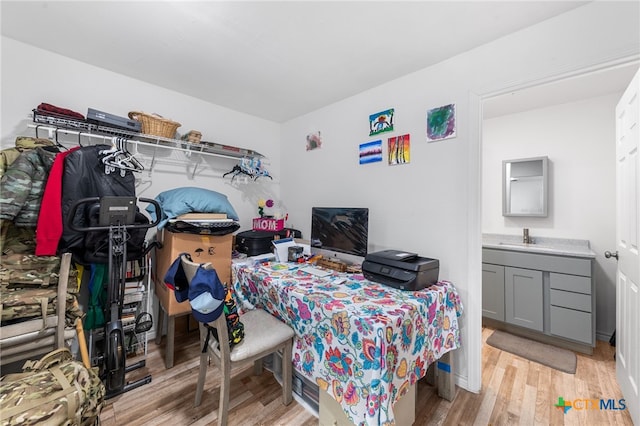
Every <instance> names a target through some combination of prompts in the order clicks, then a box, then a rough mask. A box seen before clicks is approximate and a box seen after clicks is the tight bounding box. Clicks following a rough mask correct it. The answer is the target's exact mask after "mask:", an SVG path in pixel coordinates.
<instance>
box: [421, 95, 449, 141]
mask: <svg viewBox="0 0 640 426" xmlns="http://www.w3.org/2000/svg"><path fill="white" fill-rule="evenodd" d="M455 137H456V104H449V105H445V106H441V107H438V108H433V109H430V110H429V111H427V141H428V142H433V141H438V140H443V139H449V138H455Z"/></svg>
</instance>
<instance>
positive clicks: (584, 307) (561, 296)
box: [551, 289, 591, 312]
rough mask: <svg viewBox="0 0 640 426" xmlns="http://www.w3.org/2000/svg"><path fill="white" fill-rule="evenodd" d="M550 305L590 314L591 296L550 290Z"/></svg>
mask: <svg viewBox="0 0 640 426" xmlns="http://www.w3.org/2000/svg"><path fill="white" fill-rule="evenodd" d="M551 305H552V306H559V307H563V308H569V309H577V310H579V311H584V312H591V296H589V295H586V294H580V293H571V292H569V291H561V290H554V289H551Z"/></svg>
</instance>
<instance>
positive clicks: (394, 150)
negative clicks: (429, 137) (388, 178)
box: [388, 134, 411, 165]
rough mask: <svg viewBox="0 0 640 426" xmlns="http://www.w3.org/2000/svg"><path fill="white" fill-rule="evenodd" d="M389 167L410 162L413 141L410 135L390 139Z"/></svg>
mask: <svg viewBox="0 0 640 426" xmlns="http://www.w3.org/2000/svg"><path fill="white" fill-rule="evenodd" d="M388 142H389V151H388V157H389V165H395V164H407V163H408V162H409V160H410V155H409V148H410V147H411V140H410V136H409V135H408V134H406V135H403V136H394V137H392V138H389V141H388Z"/></svg>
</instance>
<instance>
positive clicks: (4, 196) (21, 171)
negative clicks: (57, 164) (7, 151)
mask: <svg viewBox="0 0 640 426" xmlns="http://www.w3.org/2000/svg"><path fill="white" fill-rule="evenodd" d="M58 152H59V151H58V149H57V148H55V147H47V148H36V149H32V150H29V151H25V152H23V153H21V154H20V156H19V157H18V158H17V159H16V160H15V161H14V162H13V164H11V166H9V168H8V169H7V171H6V172H5V174H4V175H3V176H2V180H1V181H0V219H2V220H10V221H13V222H14V223H15V224H16V226H22V227H35V226H36V225H37V222H38V213H39V212H40V204H41V202H42V194H43V193H44V187H45V185H46V183H47V176H48V175H49V170H51V166H52V165H53V160H54V159H55V157H56V154H57V153H58Z"/></svg>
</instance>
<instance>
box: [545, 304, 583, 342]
mask: <svg viewBox="0 0 640 426" xmlns="http://www.w3.org/2000/svg"><path fill="white" fill-rule="evenodd" d="M592 327H593V326H592V322H591V314H590V313H588V312H582V311H574V310H572V309H567V308H560V307H558V306H551V324H550V329H549V331H550V332H551V334H553V335H555V336H560V337H565V338H567V339H572V340H576V341H578V342H583V343H588V344H589V345H593V328H592Z"/></svg>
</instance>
